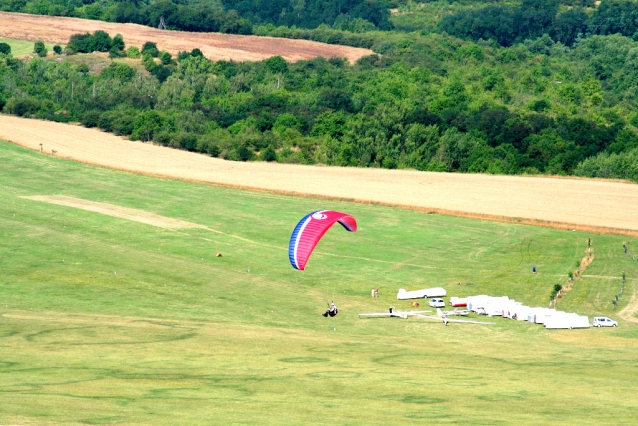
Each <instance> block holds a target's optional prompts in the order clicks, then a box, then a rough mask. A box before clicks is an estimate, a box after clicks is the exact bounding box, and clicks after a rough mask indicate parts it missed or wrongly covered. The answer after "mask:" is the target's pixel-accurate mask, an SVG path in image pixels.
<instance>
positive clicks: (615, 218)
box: [0, 115, 638, 236]
mask: <svg viewBox="0 0 638 426" xmlns="http://www.w3.org/2000/svg"><path fill="white" fill-rule="evenodd" d="M0 139H2V140H8V141H11V142H13V143H16V144H18V145H21V146H24V147H27V148H31V149H33V150H37V151H40V149H41V148H42V150H43V152H45V153H49V154H50V153H53V151H55V155H56V156H58V157H63V158H68V159H72V160H75V161H80V162H83V163H87V164H93V165H98V166H102V167H108V168H112V169H117V170H124V171H129V172H133V173H141V174H145V175H149V176H157V177H167V178H172V179H181V180H186V181H192V182H199V183H208V184H214V185H219V186H225V187H230V188H240V189H252V190H259V191H268V192H273V193H281V194H288V195H301V196H307V197H313V198H318V199H328V200H343V201H356V202H360V203H368V204H377V205H386V206H392V207H399V208H403V209H413V210H420V211H426V212H435V213H443V214H449V215H455V216H463V217H472V218H483V219H488V220H498V221H507V222H517V223H527V224H534V225H541V226H547V227H553V228H559V229H578V230H582V231H587V232H598V233H618V234H626V235H632V236H638V221H637V220H635V215H633V214H631V213H628V212H635V211H638V185H636V184H631V183H626V182H619V181H603V180H593V179H558V178H549V177H523V176H496V175H480V174H451V173H431V172H418V171H412V170H385V169H361V168H340V167H315V166H302V165H291V164H271V163H265V162H253V163H242V162H232V161H224V160H221V159H217V158H210V157H207V156H205V155H201V154H194V153H189V152H186V151H179V150H174V149H171V148H166V147H161V146H155V145H152V144H147V143H139V142H131V141H127V140H125V139H123V138H120V137H117V136H114V135H112V134H109V133H104V132H101V131H99V130H95V129H87V128H84V127H80V126H73V125H67V124H61V123H54V122H49V121H38V120H29V119H24V118H18V117H12V116H6V115H0ZM40 144H42V147H41V146H40ZM321 204H323V203H320V202H318V207H320V206H321ZM621 207H622V208H621Z"/></svg>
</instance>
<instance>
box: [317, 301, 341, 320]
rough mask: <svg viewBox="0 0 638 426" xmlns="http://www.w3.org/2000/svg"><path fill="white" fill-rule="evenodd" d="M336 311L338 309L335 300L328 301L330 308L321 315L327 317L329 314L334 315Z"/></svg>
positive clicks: (337, 311)
mask: <svg viewBox="0 0 638 426" xmlns="http://www.w3.org/2000/svg"><path fill="white" fill-rule="evenodd" d="M338 313H339V309H337V306H336V305H335V302H330V308H329V309H328V310H327V311H326V312H324V313H323V314H321V315H323V316H324V317H327V316H328V315H330V316H331V317H334V316H335V315H337V314H338Z"/></svg>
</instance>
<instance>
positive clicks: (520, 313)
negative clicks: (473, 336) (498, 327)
mask: <svg viewBox="0 0 638 426" xmlns="http://www.w3.org/2000/svg"><path fill="white" fill-rule="evenodd" d="M467 309H469V310H470V311H473V312H477V313H483V314H486V315H489V316H503V317H505V318H511V319H516V320H518V321H528V322H533V323H536V324H544V325H545V327H546V328H568V329H572V328H589V327H590V326H591V325H590V323H589V318H588V317H587V316H584V315H578V314H574V313H568V312H564V311H557V310H556V309H550V308H541V307H529V306H525V305H523V304H522V303H521V302H517V301H516V300H514V299H510V298H509V297H507V296H500V297H493V296H487V295H479V296H468V297H467Z"/></svg>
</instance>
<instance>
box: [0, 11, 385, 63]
mask: <svg viewBox="0 0 638 426" xmlns="http://www.w3.org/2000/svg"><path fill="white" fill-rule="evenodd" d="M97 30H103V31H106V32H107V33H109V34H110V35H111V37H113V36H115V34H117V33H119V34H122V36H124V42H125V43H126V45H127V46H137V47H140V48H141V47H142V45H143V44H144V43H146V42H147V41H153V42H156V43H157V47H158V48H159V49H160V50H166V51H167V52H169V53H171V54H173V55H177V53H178V52H180V51H184V50H187V51H191V50H193V49H195V48H198V49H201V51H202V53H204V56H206V57H207V58H209V59H212V60H215V61H218V60H222V59H224V60H229V59H232V60H234V61H261V60H264V59H267V58H269V57H271V56H277V55H279V56H282V57H283V58H284V59H286V60H287V61H290V62H295V61H299V60H302V59H312V58H316V57H317V56H323V57H324V58H329V57H332V56H337V57H342V58H347V59H348V60H349V61H350V63H354V62H355V61H356V60H357V59H359V58H361V57H363V56H366V55H371V54H372V53H374V52H372V51H371V50H368V49H361V48H356V47H349V46H337V45H332V44H325V43H318V42H314V41H308V40H291V39H283V38H273V37H257V36H240V35H232V34H219V33H190V32H183V31H166V30H158V29H156V28H151V27H146V26H143V25H137V24H116V23H112V22H103V21H93V20H89V19H79V18H66V17H59V16H42V15H28V14H24V13H11V12H0V37H5V38H13V39H19V40H27V41H33V42H36V41H45V42H48V43H53V44H67V43H68V42H69V38H70V37H71V36H72V35H73V34H78V33H86V32H91V33H92V32H94V31H97Z"/></svg>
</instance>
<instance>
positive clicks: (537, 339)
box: [0, 142, 638, 425]
mask: <svg viewBox="0 0 638 426" xmlns="http://www.w3.org/2000/svg"><path fill="white" fill-rule="evenodd" d="M0 188H2V190H0V271H1V274H0V424H38V425H46V424H153V425H176V424H185V425H195V424H242V425H243V424H255V425H263V424H295V425H297V424H334V423H338V424H344V425H363V424H399V423H402V424H459V423H466V424H489V425H494V424H513V423H517V424H579V425H587V424H591V425H599V424H634V422H635V419H636V416H638V399H636V397H635V395H634V394H635V393H636V392H638V383H637V382H636V380H635V377H636V376H637V375H638V362H637V361H638V355H637V349H638V324H634V323H629V322H626V321H621V322H620V327H619V328H617V329H587V330H572V331H569V330H545V329H544V328H543V327H542V326H539V325H532V324H528V323H524V322H515V321H509V320H504V319H500V318H496V319H495V322H496V325H493V326H485V325H466V324H451V325H450V326H448V327H444V326H443V325H442V324H440V323H434V322H427V321H422V320H418V319H410V320H407V321H405V320H399V319H375V320H360V319H358V318H357V314H358V313H361V312H366V311H367V312H369V311H379V310H383V311H384V310H386V309H387V308H388V306H390V305H391V304H393V305H394V306H395V307H398V308H407V307H408V304H409V302H398V301H397V300H396V292H397V289H398V288H399V287H405V288H407V289H417V288H423V287H431V286H443V287H445V288H446V289H447V290H448V295H452V296H453V295H457V296H465V295H472V294H490V295H508V296H510V297H511V298H515V299H517V300H520V301H522V302H524V303H526V304H529V305H542V306H546V305H547V300H548V297H549V293H550V291H551V289H552V287H553V285H554V284H555V283H564V282H565V281H566V278H567V272H568V271H570V270H573V269H574V264H575V262H576V260H578V259H580V258H582V257H583V255H584V253H585V249H586V245H587V238H589V237H591V238H592V240H593V246H594V249H595V254H596V260H595V261H594V262H593V264H592V265H591V266H590V267H589V269H588V270H587V272H586V275H587V276H588V277H586V278H583V279H581V280H579V281H578V282H577V283H576V284H575V286H574V289H573V291H572V292H570V293H569V294H568V295H567V296H566V297H565V299H564V300H563V301H562V302H561V307H562V308H563V309H566V310H570V311H576V312H578V313H581V314H587V315H589V316H590V320H591V316H593V315H594V314H601V315H608V316H611V317H612V318H614V319H616V318H617V316H616V314H615V311H614V310H613V306H612V304H611V300H612V298H613V296H614V295H615V294H616V293H617V292H618V291H619V289H620V278H619V277H620V273H621V271H622V270H625V271H626V273H627V277H628V281H627V287H626V288H625V293H624V295H623V296H622V297H621V304H620V308H621V307H623V306H625V305H626V304H627V303H628V302H629V300H630V298H631V295H632V294H633V293H634V292H635V291H636V285H637V284H638V280H636V278H637V277H638V262H636V261H633V260H631V259H629V258H627V257H626V256H625V255H624V253H623V249H622V242H623V241H626V240H628V238H627V237H621V236H605V235H592V234H585V233H579V232H566V231H558V230H553V229H547V228H539V227H530V226H522V225H515V224H505V223H494V222H487V221H478V220H468V219H461V218H455V217H447V216H442V215H427V214H423V213H419V212H412V211H404V210H397V209H392V208H385V207H377V206H367V205H361V204H349V203H342V202H330V201H322V200H315V199H308V198H293V197H287V196H280V195H273V194H268V193H259V192H247V191H237V190H230V189H224V188H218V187H213V186H205V185H196V184H192V183H186V182H179V181H172V180H167V179H156V178H150V177H145V176H138V175H134V174H128V173H122V172H117V171H112V170H107V169H101V168H95V167H91V166H86V165H82V164H78V163H73V162H70V161H66V160H62V159H57V158H52V157H48V156H44V155H41V154H38V153H35V152H31V151H27V150H24V149H22V148H18V147H16V146H13V145H11V144H8V143H4V142H0ZM49 194H63V195H67V196H73V197H77V198H82V199H86V200H91V201H99V202H105V203H111V204H115V205H118V206H123V207H129V208H136V209H142V210H145V211H148V212H152V213H156V214H160V215H164V216H168V217H171V218H177V219H182V220H186V221H190V222H194V223H198V224H201V225H205V226H207V227H208V228H210V230H206V229H179V230H170V229H164V228H158V227H154V226H150V225H145V224H142V223H138V222H132V221H128V220H125V219H118V218H114V217H110V216H105V215H102V214H98V213H92V212H88V211H84V210H78V209H74V208H70V207H63V206H58V205H51V204H45V203H42V202H36V201H32V200H27V199H24V198H20V197H22V196H29V195H49ZM313 209H315V210H316V209H336V210H340V211H345V212H348V213H350V214H352V215H353V216H355V217H356V218H357V220H358V222H359V231H358V232H357V233H355V234H352V233H348V232H345V231H344V230H343V229H341V227H335V228H334V229H332V230H331V231H329V232H328V233H327V234H326V236H325V237H324V239H323V241H322V242H321V243H320V244H319V246H318V247H317V251H316V252H315V253H314V254H313V256H312V257H311V259H310V261H309V263H308V268H307V270H306V271H304V272H301V271H296V270H294V269H293V268H292V267H291V266H290V264H289V262H288V258H287V243H288V238H289V236H290V232H291V231H292V229H293V227H294V225H295V224H296V223H297V221H298V220H299V219H300V218H301V217H302V216H303V215H304V214H306V213H307V212H309V211H312V210H313ZM214 231H217V232H214ZM630 247H637V250H636V251H637V252H638V245H636V244H635V243H634V245H632V246H630ZM216 252H221V253H222V255H223V256H222V257H215V256H214V254H215V253H216ZM637 254H638V253H637ZM532 265H536V266H537V267H538V270H539V273H538V274H536V275H533V274H531V267H532ZM610 277H611V278H610ZM613 277H616V278H613ZM459 282H461V283H462V285H459V284H458V283H459ZM375 287H378V288H379V292H380V298H379V299H376V300H375V299H371V298H370V290H371V289H372V288H375ZM332 299H334V301H335V302H336V303H337V305H338V306H339V309H340V313H339V315H338V316H337V317H335V318H333V319H326V318H323V317H322V316H321V315H320V313H321V312H322V311H323V310H324V309H325V306H326V302H328V301H330V300H332Z"/></svg>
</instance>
